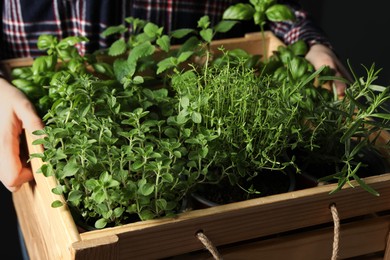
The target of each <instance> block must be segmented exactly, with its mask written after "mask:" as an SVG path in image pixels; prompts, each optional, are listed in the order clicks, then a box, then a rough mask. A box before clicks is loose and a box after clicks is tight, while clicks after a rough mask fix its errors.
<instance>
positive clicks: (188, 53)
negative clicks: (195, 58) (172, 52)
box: [177, 51, 194, 63]
mask: <svg viewBox="0 0 390 260" xmlns="http://www.w3.org/2000/svg"><path fill="white" fill-rule="evenodd" d="M192 54H194V52H193V51H185V52H182V53H180V55H179V57H178V58H177V61H178V62H179V63H181V62H184V61H186V60H188V59H189V58H190V57H191V55H192Z"/></svg>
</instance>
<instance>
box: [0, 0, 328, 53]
mask: <svg viewBox="0 0 390 260" xmlns="http://www.w3.org/2000/svg"><path fill="white" fill-rule="evenodd" d="M238 2H248V1H239V0H2V1H1V7H0V8H1V12H2V20H1V27H2V30H1V36H0V37H1V38H0V44H1V46H0V59H8V58H17V57H36V56H39V55H42V54H43V53H42V51H40V50H38V48H37V46H36V44H37V39H38V37H39V36H40V35H42V34H51V35H54V36H56V37H58V38H59V39H62V38H64V37H67V36H74V35H82V36H86V37H88V39H89V40H90V41H89V42H88V43H85V44H84V45H81V46H80V51H81V52H82V53H85V52H91V51H94V50H97V49H100V48H105V47H107V46H108V44H110V41H109V39H105V38H103V37H102V36H101V33H102V31H103V30H104V29H105V28H107V27H108V26H112V25H118V24H122V23H123V21H124V18H126V17H130V16H133V17H138V18H140V19H145V20H148V21H151V22H154V23H156V24H158V25H159V26H163V27H164V28H165V30H167V31H170V30H173V29H177V28H195V27H196V26H197V21H198V20H199V18H200V17H202V16H204V15H208V16H209V17H210V21H211V23H212V24H215V23H216V22H218V21H220V20H221V16H222V13H223V11H224V10H226V8H227V7H229V6H230V5H232V4H235V3H238ZM285 2H287V3H288V4H289V2H291V1H285ZM294 8H295V7H294ZM295 13H296V15H297V17H298V18H299V20H298V22H296V23H276V24H270V27H269V28H270V29H271V30H272V31H274V33H275V34H276V35H277V36H278V37H280V38H281V39H282V40H283V41H284V42H285V43H287V44H288V43H292V42H294V41H296V40H297V39H304V40H306V41H307V42H309V43H314V42H322V43H324V42H326V38H325V37H324V36H323V34H322V32H321V31H320V30H319V28H316V27H315V26H314V25H313V24H312V23H311V21H309V20H307V15H306V13H305V12H303V11H302V10H300V9H296V10H295ZM254 30H258V28H256V27H255V26H247V25H245V24H241V27H240V26H238V27H237V28H235V29H234V30H233V31H232V32H231V34H230V35H221V36H219V37H236V36H240V35H243V34H244V33H245V32H248V31H254Z"/></svg>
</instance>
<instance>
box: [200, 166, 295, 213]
mask: <svg viewBox="0 0 390 260" xmlns="http://www.w3.org/2000/svg"><path fill="white" fill-rule="evenodd" d="M240 186H241V187H242V188H241V187H240ZM240 186H238V185H235V186H232V185H231V184H230V182H229V179H228V178H225V179H223V180H222V181H221V182H220V183H219V184H218V185H216V184H201V185H199V187H198V189H197V190H196V192H194V193H193V197H194V198H195V199H199V198H200V200H203V201H208V202H210V203H211V205H210V206H213V205H218V204H219V205H221V204H228V203H232V202H238V201H243V200H248V199H253V198H258V197H265V196H269V195H274V194H280V193H285V192H287V191H291V190H293V189H294V186H295V178H294V174H293V173H292V174H286V173H283V172H281V171H264V172H262V173H260V174H259V175H258V176H256V177H255V178H253V179H252V180H250V181H245V182H244V181H242V182H241V183H240ZM251 188H254V189H255V190H256V191H257V192H256V193H248V192H247V191H248V190H250V189H251ZM244 189H245V190H247V191H245V190H244Z"/></svg>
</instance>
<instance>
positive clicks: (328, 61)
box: [306, 44, 352, 96]
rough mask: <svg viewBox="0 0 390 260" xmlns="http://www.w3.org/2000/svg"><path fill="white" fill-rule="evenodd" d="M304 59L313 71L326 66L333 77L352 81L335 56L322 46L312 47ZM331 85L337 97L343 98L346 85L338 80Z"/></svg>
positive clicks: (315, 45)
mask: <svg viewBox="0 0 390 260" xmlns="http://www.w3.org/2000/svg"><path fill="white" fill-rule="evenodd" d="M306 59H307V60H308V61H309V62H310V63H311V64H313V66H314V68H315V69H319V68H320V67H322V66H323V65H327V66H329V67H330V68H331V69H333V70H334V71H335V72H336V74H335V76H337V77H343V78H345V79H347V80H348V81H351V79H352V78H351V76H350V74H349V72H348V70H347V69H346V68H345V67H344V65H343V64H342V63H341V61H340V60H339V59H338V58H337V56H336V54H335V53H334V52H333V51H332V50H331V49H330V48H328V47H327V46H325V45H323V44H314V45H312V46H311V47H310V49H309V51H308V53H307V54H306ZM333 83H334V84H335V86H336V90H337V94H338V95H339V96H344V94H345V89H346V87H347V86H346V84H345V83H344V82H342V81H338V80H335V81H334V82H333Z"/></svg>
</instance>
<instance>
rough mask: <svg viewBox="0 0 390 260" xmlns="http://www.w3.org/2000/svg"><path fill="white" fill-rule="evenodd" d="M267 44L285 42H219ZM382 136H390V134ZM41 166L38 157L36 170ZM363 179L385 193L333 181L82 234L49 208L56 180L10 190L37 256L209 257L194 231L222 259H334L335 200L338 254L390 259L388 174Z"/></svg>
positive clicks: (65, 213) (39, 179)
mask: <svg viewBox="0 0 390 260" xmlns="http://www.w3.org/2000/svg"><path fill="white" fill-rule="evenodd" d="M264 42H265V43H266V46H267V50H268V54H267V55H269V54H270V53H271V52H272V51H273V50H275V49H276V48H277V46H279V45H280V44H281V42H280V41H279V40H278V39H277V38H275V37H274V36H273V35H272V34H270V33H267V34H266V40H265V41H261V38H260V35H259V34H250V35H247V36H246V37H243V38H237V39H230V40H221V41H216V42H214V46H221V45H223V46H224V47H225V48H226V49H233V48H237V47H239V48H245V49H246V50H247V51H249V52H251V53H258V54H260V53H261V52H262V44H263V43H264ZM243 46H244V47H243ZM215 48H216V47H215ZM255 50H256V51H255ZM17 62H19V63H17ZM29 63H30V64H31V60H18V61H8V62H6V63H5V65H6V66H7V67H8V68H11V67H15V66H21V65H22V64H26V65H28V64H29ZM381 138H382V139H383V141H388V140H390V137H389V135H388V133H387V132H386V133H383V134H382V136H381ZM26 139H27V143H28V144H31V141H32V136H30V135H28V134H27V135H26ZM41 149H42V148H41V147H38V146H29V149H28V150H29V152H30V153H37V152H41ZM41 164H42V162H41V161H40V160H38V159H33V160H32V161H31V166H32V169H33V171H34V172H35V171H36V169H38V168H39V167H40V166H41ZM365 181H366V182H367V183H368V184H369V185H371V186H372V187H373V188H374V189H376V190H377V191H378V192H379V193H380V196H378V197H376V196H373V195H371V194H369V193H368V192H367V191H365V190H363V189H362V188H361V187H359V186H357V187H355V188H352V187H349V186H346V187H344V188H343V189H342V190H341V191H339V192H337V193H335V194H332V195H330V194H329V192H330V191H332V190H333V189H334V188H335V187H336V186H335V185H336V184H329V185H323V186H318V187H313V188H307V189H302V190H297V191H292V192H288V193H284V194H278V195H273V196H268V197H263V198H258V199H252V200H248V201H243V202H237V203H231V204H228V205H221V206H217V207H212V208H207V209H199V210H192V211H188V212H185V213H182V214H179V215H177V216H175V217H172V218H162V219H156V220H150V221H143V222H137V223H132V224H127V225H123V226H118V227H113V228H105V229H102V230H95V231H87V232H81V231H79V229H78V227H77V226H76V224H75V222H74V220H73V218H72V216H71V214H70V212H69V210H68V208H67V207H66V206H65V207H61V208H51V206H50V205H51V203H52V202H53V201H54V200H56V199H61V200H63V198H62V197H61V196H57V195H54V194H53V193H52V192H51V189H52V188H53V187H55V184H56V180H55V179H54V178H52V177H49V178H48V177H44V176H43V175H42V174H35V180H34V181H32V182H30V183H26V184H24V185H23V186H22V188H21V189H20V190H19V191H17V192H15V193H13V200H14V205H15V208H16V212H17V216H18V219H19V222H20V226H21V230H22V233H23V235H24V238H25V241H26V245H27V249H28V253H29V255H30V258H31V259H32V260H35V259H37V260H44V259H50V260H52V259H75V260H82V259H96V260H99V259H102V260H103V259H104V260H106V259H115V260H119V259H161V258H172V259H211V258H212V256H211V254H210V252H209V251H207V250H205V249H204V244H202V243H201V241H200V240H199V239H198V238H197V236H196V234H197V233H198V232H200V231H201V232H202V233H203V234H204V235H206V236H207V238H208V239H209V240H210V242H211V243H212V245H214V246H216V247H217V249H218V250H219V251H220V253H221V254H222V256H224V259H268V258H271V259H286V256H288V259H299V260H302V259H303V260H304V259H329V258H330V256H331V253H332V243H333V217H332V214H331V210H330V205H336V208H337V210H338V216H339V218H340V222H341V227H340V243H339V256H340V257H342V258H348V257H355V256H363V255H367V254H373V253H378V252H379V254H380V255H381V256H383V257H384V258H390V252H389V250H390V249H389V246H387V245H388V244H389V242H388V238H387V237H388V234H389V226H390V213H389V212H390V173H387V174H383V175H379V176H373V177H368V178H366V179H365Z"/></svg>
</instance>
